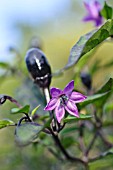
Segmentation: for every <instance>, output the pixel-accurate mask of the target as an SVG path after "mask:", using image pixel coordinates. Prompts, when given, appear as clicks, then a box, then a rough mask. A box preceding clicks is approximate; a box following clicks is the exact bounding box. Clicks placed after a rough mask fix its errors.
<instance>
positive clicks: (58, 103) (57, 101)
mask: <svg viewBox="0 0 113 170" xmlns="http://www.w3.org/2000/svg"><path fill="white" fill-rule="evenodd" d="M73 89H74V81H73V80H72V81H71V82H69V83H68V84H67V86H66V87H65V88H64V90H60V89H59V88H55V87H53V88H51V89H50V94H51V97H52V99H51V100H50V101H49V102H48V104H47V106H46V107H45V108H44V110H54V109H55V115H56V118H57V121H58V122H59V123H60V122H61V120H62V118H63V117H64V116H65V110H66V111H67V112H68V113H69V114H71V115H73V116H76V117H79V113H78V109H77V106H76V105H75V104H76V103H79V102H82V101H84V100H85V99H86V96H84V95H83V94H81V93H78V92H72V91H73Z"/></svg>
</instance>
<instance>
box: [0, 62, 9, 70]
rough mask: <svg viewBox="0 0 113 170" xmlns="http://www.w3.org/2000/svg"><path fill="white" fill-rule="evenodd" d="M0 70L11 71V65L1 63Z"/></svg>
mask: <svg viewBox="0 0 113 170" xmlns="http://www.w3.org/2000/svg"><path fill="white" fill-rule="evenodd" d="M0 68H3V69H9V68H10V65H9V64H8V63H6V62H0Z"/></svg>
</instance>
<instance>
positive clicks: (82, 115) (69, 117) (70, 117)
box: [64, 114, 92, 122]
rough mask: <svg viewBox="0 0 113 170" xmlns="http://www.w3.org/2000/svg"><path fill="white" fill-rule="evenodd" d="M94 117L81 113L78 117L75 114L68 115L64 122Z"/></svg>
mask: <svg viewBox="0 0 113 170" xmlns="http://www.w3.org/2000/svg"><path fill="white" fill-rule="evenodd" d="M90 118H92V115H89V114H80V117H79V118H77V117H75V116H70V115H69V116H68V117H66V118H65V119H64V122H72V121H78V120H87V119H90Z"/></svg>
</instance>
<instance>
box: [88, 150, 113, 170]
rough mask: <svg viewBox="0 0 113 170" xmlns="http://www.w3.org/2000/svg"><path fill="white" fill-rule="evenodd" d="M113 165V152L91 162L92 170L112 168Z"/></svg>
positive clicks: (110, 169)
mask: <svg viewBox="0 0 113 170" xmlns="http://www.w3.org/2000/svg"><path fill="white" fill-rule="evenodd" d="M112 167H113V154H111V153H110V154H108V155H106V156H104V157H101V158H100V159H98V160H96V161H94V162H91V163H89V168H90V170H95V169H99V170H103V169H104V170H106V169H109V170H112Z"/></svg>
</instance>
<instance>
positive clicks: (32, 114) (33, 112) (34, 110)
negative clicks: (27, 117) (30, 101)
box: [31, 105, 40, 117]
mask: <svg viewBox="0 0 113 170" xmlns="http://www.w3.org/2000/svg"><path fill="white" fill-rule="evenodd" d="M39 107H40V105H38V106H37V107H35V108H34V109H33V110H32V112H31V117H33V116H34V114H35V113H36V111H37V110H38V108H39Z"/></svg>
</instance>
